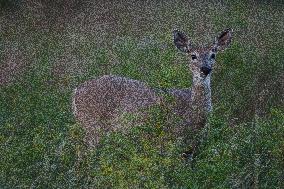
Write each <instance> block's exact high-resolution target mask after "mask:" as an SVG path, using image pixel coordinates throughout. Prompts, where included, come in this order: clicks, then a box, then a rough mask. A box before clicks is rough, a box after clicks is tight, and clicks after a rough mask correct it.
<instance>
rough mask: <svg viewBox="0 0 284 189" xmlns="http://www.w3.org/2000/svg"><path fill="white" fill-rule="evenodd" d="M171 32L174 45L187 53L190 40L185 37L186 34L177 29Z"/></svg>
mask: <svg viewBox="0 0 284 189" xmlns="http://www.w3.org/2000/svg"><path fill="white" fill-rule="evenodd" d="M173 34H174V44H175V46H176V47H177V48H178V49H179V50H181V51H182V52H185V53H188V52H189V50H190V46H191V44H190V41H189V39H188V38H187V36H186V35H185V34H184V33H183V32H181V31H178V30H174V31H173Z"/></svg>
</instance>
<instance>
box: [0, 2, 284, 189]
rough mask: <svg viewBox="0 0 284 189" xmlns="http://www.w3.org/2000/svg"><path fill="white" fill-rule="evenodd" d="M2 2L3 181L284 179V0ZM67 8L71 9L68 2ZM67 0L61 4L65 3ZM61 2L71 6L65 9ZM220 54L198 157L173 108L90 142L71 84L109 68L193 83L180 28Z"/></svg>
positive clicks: (199, 183)
mask: <svg viewBox="0 0 284 189" xmlns="http://www.w3.org/2000/svg"><path fill="white" fill-rule="evenodd" d="M4 2H5V1H0V11H1V12H0V20H1V21H0V27H1V28H2V29H0V60H1V61H0V69H1V70H0V72H1V76H0V154H1V155H0V188H282V187H284V108H283V107H284V103H283V96H284V75H283V73H284V72H283V71H284V64H283V60H284V46H283V44H284V25H283V23H284V17H283V12H284V4H283V2H281V1H274V2H273V3H271V2H269V1H255V2H248V1H245V0H242V1H236V2H233V1H200V2H199V1H198V2H197V1H164V2H158V1H149V2H147V3H145V4H144V3H138V2H135V1H121V2H120V3H118V4H114V3H112V2H111V1H107V2H101V3H96V4H94V3H92V2H91V1H79V0H72V1H65V0H59V1H58V3H59V4H56V6H55V4H54V2H53V1H50V3H48V2H47V1H38V2H36V1H33V0H28V1H25V2H24V1H20V0H19V1H11V0H10V1H7V2H5V3H4ZM63 7H65V9H62V8H63ZM57 9H58V10H57ZM59 10H62V12H60V11H59ZM227 27H231V28H233V29H234V38H233V42H232V44H231V46H230V48H229V49H227V50H226V51H225V52H224V53H219V54H218V55H217V61H216V62H217V63H216V67H215V68H214V73H213V75H212V98H213V99H212V100H213V109H214V111H213V112H212V115H210V118H209V120H208V124H207V125H206V127H205V128H204V129H203V130H202V131H200V133H199V134H198V136H195V137H196V138H198V139H199V143H200V146H199V148H198V153H197V156H196V157H195V158H194V159H193V160H192V161H187V160H185V159H183V158H182V157H181V152H183V151H184V150H185V149H186V148H187V147H186V146H184V144H183V142H182V141H183V136H177V135H176V134H173V133H171V132H169V130H170V129H169V128H170V127H175V124H177V123H178V120H177V123H172V122H171V123H169V122H167V120H168V119H167V116H169V115H168V112H167V110H166V109H164V108H163V107H153V109H152V110H151V111H152V112H151V118H150V119H149V121H148V122H147V123H145V125H143V126H141V127H136V128H132V129H130V130H129V131H127V132H119V131H118V132H114V133H110V134H108V135H106V136H104V137H103V139H102V141H101V143H100V145H99V147H98V148H97V149H95V150H90V149H88V148H87V146H86V145H85V144H84V142H83V137H84V132H85V131H84V130H83V128H82V127H81V126H80V125H79V124H78V123H76V121H75V120H74V117H73V114H72V110H71V98H72V90H73V89H74V88H75V87H76V86H77V85H78V84H80V83H81V82H83V81H85V80H87V79H91V78H95V77H97V76H101V75H104V74H115V75H120V76H125V77H130V78H133V79H138V80H141V81H144V82H146V83H148V84H149V85H150V86H153V87H157V88H171V87H176V88H185V87H190V86H191V75H190V72H189V70H188V68H187V65H186V61H187V60H186V57H184V56H183V55H182V54H181V53H179V52H178V50H176V49H175V47H174V45H173V42H172V33H171V32H172V29H173V28H180V29H182V30H183V31H185V32H187V33H188V35H189V36H192V41H193V43H195V44H206V43H210V42H212V41H213V37H215V36H216V34H217V33H218V32H219V31H222V30H223V29H224V28H227Z"/></svg>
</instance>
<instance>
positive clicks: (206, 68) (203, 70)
mask: <svg viewBox="0 0 284 189" xmlns="http://www.w3.org/2000/svg"><path fill="white" fill-rule="evenodd" d="M200 70H201V71H202V72H203V73H204V75H205V76H207V75H208V74H210V72H211V71H212V69H211V68H208V67H207V66H202V67H201V68H200Z"/></svg>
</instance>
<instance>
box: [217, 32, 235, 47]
mask: <svg viewBox="0 0 284 189" xmlns="http://www.w3.org/2000/svg"><path fill="white" fill-rule="evenodd" d="M232 32H233V30H232V29H226V30H224V31H222V32H221V33H220V34H219V36H218V37H216V38H215V42H214V46H215V47H216V48H217V50H221V51H223V50H225V49H226V48H227V47H228V46H229V45H230V43H231V40H232Z"/></svg>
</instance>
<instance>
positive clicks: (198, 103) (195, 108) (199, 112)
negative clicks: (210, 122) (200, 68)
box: [191, 74, 212, 128]
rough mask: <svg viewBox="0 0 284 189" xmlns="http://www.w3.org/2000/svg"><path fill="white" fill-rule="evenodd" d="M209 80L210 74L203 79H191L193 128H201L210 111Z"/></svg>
mask: <svg viewBox="0 0 284 189" xmlns="http://www.w3.org/2000/svg"><path fill="white" fill-rule="evenodd" d="M210 80H211V74H209V75H208V76H207V77H206V78H205V79H203V78H200V76H197V77H196V76H194V77H193V85H192V92H191V103H192V105H191V108H192V123H193V124H194V127H199V128H200V127H203V126H204V125H205V123H206V119H207V116H208V114H209V113H210V112H211V110H212V102H211V86H210Z"/></svg>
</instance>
